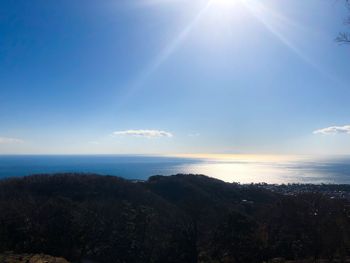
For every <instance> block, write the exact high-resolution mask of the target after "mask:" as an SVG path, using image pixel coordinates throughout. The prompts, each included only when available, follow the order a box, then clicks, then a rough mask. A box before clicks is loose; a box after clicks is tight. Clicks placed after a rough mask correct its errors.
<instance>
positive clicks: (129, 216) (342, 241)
mask: <svg viewBox="0 0 350 263" xmlns="http://www.w3.org/2000/svg"><path fill="white" fill-rule="evenodd" d="M349 212H350V210H349V206H348V203H347V202H346V201H344V200H340V199H330V198H329V197H326V196H324V195H321V194H315V193H314V194H307V193H305V194H301V195H297V196H283V195H280V194H277V193H272V192H270V191H268V190H264V189H263V188H261V187H259V186H257V185H249V186H246V185H245V186H241V185H239V184H228V183H224V182H222V181H219V180H216V179H212V178H208V177H205V176H200V175H175V176H170V177H163V176H154V177H151V178H150V179H149V180H148V181H146V182H132V181H127V180H123V179H120V178H117V177H111V176H98V175H79V174H61V175H54V176H51V175H37V176H30V177H25V178H18V179H7V180H2V181H0V253H1V252H5V251H14V253H45V254H50V255H53V256H62V257H65V258H67V259H69V260H71V261H74V262H79V261H82V260H92V261H94V262H108V263H111V262H252V263H254V262H263V261H267V260H269V259H271V258H276V257H284V258H287V259H294V260H297V259H305V258H313V259H319V258H323V259H327V260H329V261H331V260H333V259H335V258H337V259H340V260H341V259H345V258H346V257H347V256H348V255H349V248H350V240H349V237H350V233H349V231H350V221H349V214H350V213H349Z"/></svg>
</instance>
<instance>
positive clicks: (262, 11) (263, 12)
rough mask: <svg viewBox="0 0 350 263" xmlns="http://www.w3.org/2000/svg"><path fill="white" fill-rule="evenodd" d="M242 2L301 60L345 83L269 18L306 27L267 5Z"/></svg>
mask: <svg viewBox="0 0 350 263" xmlns="http://www.w3.org/2000/svg"><path fill="white" fill-rule="evenodd" d="M240 2H241V3H242V4H243V5H244V6H245V7H246V8H247V10H249V11H250V13H251V14H252V15H253V16H254V17H255V18H256V19H257V20H258V21H259V22H261V23H262V24H263V25H264V26H265V28H266V29H267V30H268V31H270V32H271V33H272V34H273V35H274V36H275V37H277V38H278V39H279V40H280V41H281V42H282V43H283V44H284V45H285V46H286V47H288V48H289V49H290V50H291V51H292V52H294V53H295V54H296V55H297V56H298V57H299V58H300V59H301V60H303V61H304V62H305V63H307V64H308V65H310V66H311V67H312V68H314V69H315V70H317V71H318V72H320V73H321V74H323V75H325V76H327V77H328V78H329V79H331V80H332V81H334V82H335V83H338V84H340V85H343V83H341V82H340V81H339V79H338V78H336V77H335V76H333V75H332V74H331V73H329V71H327V70H326V69H324V68H323V67H322V66H320V65H319V64H317V63H316V62H314V61H313V60H312V59H311V58H310V57H309V56H307V55H306V54H305V53H304V52H303V51H301V50H300V49H299V48H298V47H297V46H296V45H295V44H294V43H292V42H291V41H290V40H289V39H288V38H287V37H286V36H285V34H283V33H282V32H281V30H278V29H277V27H278V26H276V25H275V24H276V23H273V22H271V21H272V20H271V19H267V17H268V18H272V17H273V18H274V19H277V20H278V23H277V24H278V25H279V27H281V25H282V26H283V25H285V24H288V25H289V26H294V27H297V28H298V29H299V30H301V29H303V30H304V29H305V28H304V27H301V26H300V25H299V24H297V23H295V22H293V21H291V20H290V19H288V18H286V17H285V16H282V15H281V14H279V13H276V12H275V11H273V10H271V9H269V8H267V7H266V6H265V5H263V4H261V3H258V2H256V1H253V0H240Z"/></svg>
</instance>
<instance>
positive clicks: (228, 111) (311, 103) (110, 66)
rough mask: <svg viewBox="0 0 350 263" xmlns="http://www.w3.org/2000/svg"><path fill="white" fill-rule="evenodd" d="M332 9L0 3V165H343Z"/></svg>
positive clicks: (346, 52)
mask: <svg viewBox="0 0 350 263" xmlns="http://www.w3.org/2000/svg"><path fill="white" fill-rule="evenodd" d="M347 12H348V10H347V9H346V7H345V4H344V3H343V2H341V1H329V0H308V1H293V0H282V1H281V0H264V1H261V0H260V1H259V0H191V1H188V0H187V1H185V0H113V1H111V0H106V1H98V0H95V1H92V0H84V1H78V0H76V1H71V0H61V1H44V0H34V1H27V0H17V1H10V0H3V1H1V3H0V154H159V155H162V154H207V153H208V154H209V153H210V154H281V155H282V154H329V155H333V154H350V114H349V110H350V108H349V101H350V89H349V84H348V83H350V59H349V57H350V46H349V45H348V46H347V45H339V44H338V43H336V42H335V41H334V39H335V38H336V36H337V35H338V33H339V32H342V31H345V30H347V28H346V27H345V25H344V23H343V21H344V19H345V18H346V16H347V14H348V13H347Z"/></svg>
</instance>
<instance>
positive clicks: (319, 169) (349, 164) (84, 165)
mask: <svg viewBox="0 0 350 263" xmlns="http://www.w3.org/2000/svg"><path fill="white" fill-rule="evenodd" d="M60 172H82V173H98V174H106V175H115V176H120V177H124V178H128V179H142V180H143V179H147V178H148V177H149V176H152V175H172V174H177V173H195V174H205V175H208V176H211V177H215V178H218V179H221V180H224V181H227V182H241V183H251V182H255V183H257V182H267V183H350V156H349V157H347V156H345V157H337V158H299V159H291V160H288V159H286V160H279V161H278V160H275V161H271V160H270V161H266V160H260V161H257V160H252V159H249V160H245V159H244V158H243V159H237V158H235V159H230V158H224V159H218V158H211V159H210V158H176V157H154V156H120V155H98V156H92V155H91V156H30V155H26V156H0V178H6V177H13V176H25V175H30V174H38V173H60Z"/></svg>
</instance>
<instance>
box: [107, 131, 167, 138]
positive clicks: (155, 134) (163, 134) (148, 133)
mask: <svg viewBox="0 0 350 263" xmlns="http://www.w3.org/2000/svg"><path fill="white" fill-rule="evenodd" d="M113 135H117V136H133V137H145V138H160V137H168V138H171V137H173V134H172V133H170V132H167V131H162V130H125V131H115V132H113Z"/></svg>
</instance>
